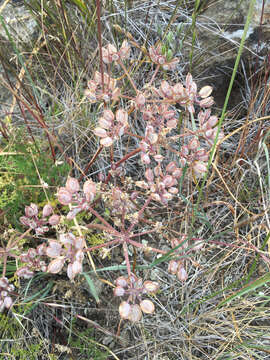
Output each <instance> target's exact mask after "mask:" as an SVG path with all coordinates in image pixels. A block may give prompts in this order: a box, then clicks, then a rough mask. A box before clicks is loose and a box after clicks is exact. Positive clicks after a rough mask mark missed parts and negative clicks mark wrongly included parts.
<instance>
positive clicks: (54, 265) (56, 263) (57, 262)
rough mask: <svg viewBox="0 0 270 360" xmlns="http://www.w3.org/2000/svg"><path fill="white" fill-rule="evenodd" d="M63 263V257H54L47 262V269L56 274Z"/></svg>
mask: <svg viewBox="0 0 270 360" xmlns="http://www.w3.org/2000/svg"><path fill="white" fill-rule="evenodd" d="M64 263H65V259H64V258H57V259H54V260H53V261H51V262H50V263H49V265H48V268H47V271H48V272H49V273H52V274H57V273H59V272H60V271H61V270H62V268H63V266H64Z"/></svg>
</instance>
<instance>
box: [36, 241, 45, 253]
mask: <svg viewBox="0 0 270 360" xmlns="http://www.w3.org/2000/svg"><path fill="white" fill-rule="evenodd" d="M37 254H38V255H40V256H42V255H45V254H46V244H45V243H43V244H40V245H38V247H37Z"/></svg>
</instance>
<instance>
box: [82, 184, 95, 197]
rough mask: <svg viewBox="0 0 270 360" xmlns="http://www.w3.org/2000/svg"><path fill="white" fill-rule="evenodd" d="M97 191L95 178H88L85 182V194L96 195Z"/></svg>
mask: <svg viewBox="0 0 270 360" xmlns="http://www.w3.org/2000/svg"><path fill="white" fill-rule="evenodd" d="M96 191H97V188H96V184H95V183H94V181H93V180H87V181H86V182H85V183H84V184H83V192H84V194H85V195H89V197H90V198H94V197H95V194H96ZM87 201H90V200H87Z"/></svg>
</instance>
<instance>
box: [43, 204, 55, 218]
mask: <svg viewBox="0 0 270 360" xmlns="http://www.w3.org/2000/svg"><path fill="white" fill-rule="evenodd" d="M52 213H53V208H52V206H51V205H50V204H46V205H45V206H44V208H43V210H42V216H43V217H47V216H50V215H51V214H52Z"/></svg>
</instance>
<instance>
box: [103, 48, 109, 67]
mask: <svg viewBox="0 0 270 360" xmlns="http://www.w3.org/2000/svg"><path fill="white" fill-rule="evenodd" d="M102 60H103V62H104V63H105V64H109V63H110V55H109V51H108V50H107V49H106V48H105V47H103V48H102Z"/></svg>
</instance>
